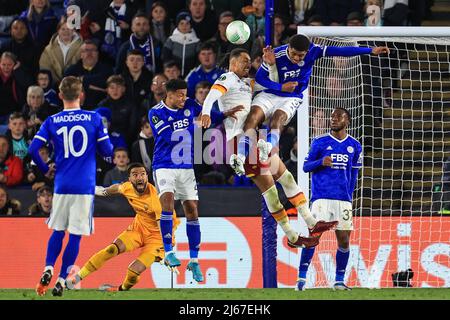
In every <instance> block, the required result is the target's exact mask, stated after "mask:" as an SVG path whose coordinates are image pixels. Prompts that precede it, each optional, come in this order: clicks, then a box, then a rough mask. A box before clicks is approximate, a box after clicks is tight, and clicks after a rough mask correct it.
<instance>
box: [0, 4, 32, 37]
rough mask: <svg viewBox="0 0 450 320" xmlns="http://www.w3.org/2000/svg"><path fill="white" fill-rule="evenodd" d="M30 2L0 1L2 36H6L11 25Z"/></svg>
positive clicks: (0, 29) (0, 32)
mask: <svg viewBox="0 0 450 320" xmlns="http://www.w3.org/2000/svg"><path fill="white" fill-rule="evenodd" d="M29 2H30V1H29V0H14V1H11V0H0V35H4V34H6V31H7V29H9V27H10V25H11V23H12V22H13V21H14V19H16V18H17V16H18V15H19V14H20V13H21V12H22V11H23V10H25V9H26V8H27V7H28V5H29Z"/></svg>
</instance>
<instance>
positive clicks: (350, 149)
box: [347, 146, 355, 153]
mask: <svg viewBox="0 0 450 320" xmlns="http://www.w3.org/2000/svg"><path fill="white" fill-rule="evenodd" d="M347 151H348V152H349V153H353V152H354V151H355V150H354V149H353V147H352V146H348V147H347Z"/></svg>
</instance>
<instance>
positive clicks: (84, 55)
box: [80, 43, 98, 67]
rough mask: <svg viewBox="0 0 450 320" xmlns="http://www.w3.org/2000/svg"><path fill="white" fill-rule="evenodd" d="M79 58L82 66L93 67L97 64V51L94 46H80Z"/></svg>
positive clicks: (86, 44)
mask: <svg viewBox="0 0 450 320" xmlns="http://www.w3.org/2000/svg"><path fill="white" fill-rule="evenodd" d="M80 57H81V60H82V61H83V66H86V67H93V66H95V65H96V64H97V62H98V50H97V47H96V46H95V45H94V44H90V43H85V44H83V45H82V46H81V50H80Z"/></svg>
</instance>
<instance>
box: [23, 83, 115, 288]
mask: <svg viewBox="0 0 450 320" xmlns="http://www.w3.org/2000/svg"><path fill="white" fill-rule="evenodd" d="M82 88H83V84H82V82H81V81H80V80H79V79H78V78H76V77H66V78H64V79H63V80H62V81H61V84H60V85H59V90H60V93H59V97H60V98H61V100H63V103H64V110H63V111H61V112H59V113H57V114H55V115H53V116H50V117H48V118H47V120H45V121H44V123H43V124H42V126H41V128H40V129H39V131H38V133H37V134H36V135H35V136H34V139H33V141H32V142H31V145H30V147H29V150H28V151H29V153H30V154H31V157H32V159H33V161H34V162H35V163H36V165H37V166H38V167H39V169H40V170H41V171H42V172H43V173H45V174H46V176H48V177H50V176H53V175H54V176H55V193H54V196H53V206H52V208H53V209H52V213H51V215H50V218H49V219H48V222H47V223H48V227H49V228H50V229H53V230H54V231H53V233H52V235H51V237H50V239H49V241H48V246H47V257H46V260H45V268H44V273H43V274H42V277H41V279H40V281H39V283H38V284H37V286H36V293H37V294H38V295H40V296H43V295H45V293H46V292H47V288H48V285H49V284H50V281H51V279H52V276H53V271H54V270H53V267H54V265H55V261H56V259H57V258H58V256H59V254H60V253H61V248H62V242H63V239H64V236H65V231H66V230H67V231H68V232H69V242H68V243H67V246H66V248H65V250H64V254H63V257H62V266H61V271H60V273H59V277H58V279H57V281H56V284H55V287H54V289H53V291H52V294H53V295H54V296H62V294H63V291H64V287H65V279H66V277H67V275H68V274H69V272H70V268H71V267H72V266H73V264H74V263H75V260H76V258H77V256H78V251H79V248H80V241H81V236H82V235H86V236H88V235H90V234H92V233H93V232H94V221H93V217H92V215H93V208H94V203H93V201H94V192H95V173H96V158H95V156H96V150H99V151H100V153H101V154H102V156H103V157H110V156H111V155H112V151H113V146H112V145H111V142H110V141H109V136H108V131H107V130H106V128H105V127H104V126H103V123H102V118H101V117H100V115H98V114H97V113H96V112H92V111H85V110H81V109H80V100H82V99H83V95H84V93H83V92H82ZM50 142H52V143H53V145H54V149H55V164H56V168H55V167H49V166H48V165H47V164H46V163H44V162H43V161H42V159H41V157H40V156H39V149H40V148H41V147H42V146H43V145H45V144H46V143H50Z"/></svg>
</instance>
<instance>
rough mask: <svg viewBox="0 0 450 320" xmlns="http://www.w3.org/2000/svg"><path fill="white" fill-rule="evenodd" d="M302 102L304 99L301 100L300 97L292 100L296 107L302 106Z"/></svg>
mask: <svg viewBox="0 0 450 320" xmlns="http://www.w3.org/2000/svg"><path fill="white" fill-rule="evenodd" d="M301 104H302V100H300V99H295V100H294V101H292V106H293V107H294V108H298V107H300V105H301Z"/></svg>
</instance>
